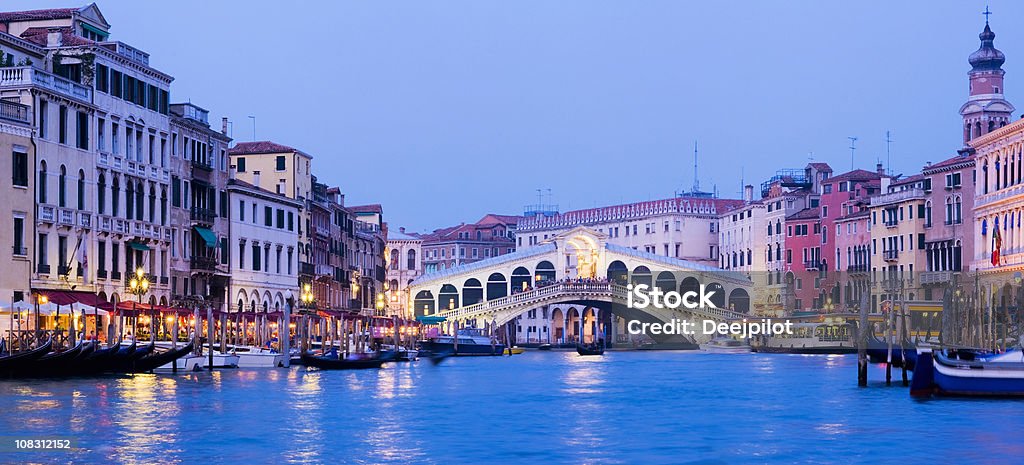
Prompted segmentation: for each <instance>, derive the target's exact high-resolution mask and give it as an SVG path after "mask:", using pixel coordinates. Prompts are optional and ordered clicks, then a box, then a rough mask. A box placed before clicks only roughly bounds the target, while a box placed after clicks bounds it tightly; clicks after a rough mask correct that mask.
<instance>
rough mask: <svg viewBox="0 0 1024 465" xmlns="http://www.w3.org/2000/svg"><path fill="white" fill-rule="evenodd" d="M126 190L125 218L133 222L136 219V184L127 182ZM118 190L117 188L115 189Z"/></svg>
mask: <svg viewBox="0 0 1024 465" xmlns="http://www.w3.org/2000/svg"><path fill="white" fill-rule="evenodd" d="M125 181H126V182H125V184H126V186H125V189H124V211H125V214H126V215H127V216H125V218H127V219H129V220H132V219H135V183H133V182H131V180H125ZM115 189H116V187H115Z"/></svg>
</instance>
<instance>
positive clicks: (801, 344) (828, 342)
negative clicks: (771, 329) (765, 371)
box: [754, 323, 857, 354]
mask: <svg viewBox="0 0 1024 465" xmlns="http://www.w3.org/2000/svg"><path fill="white" fill-rule="evenodd" d="M853 333H854V331H853V326H852V325H850V324H849V323H840V324H826V323H794V324H793V332H792V333H791V334H776V335H773V336H763V337H760V338H758V339H757V342H759V344H757V345H755V346H754V351H755V352H764V353H782V354H853V353H856V352H857V343H856V341H854V337H853Z"/></svg>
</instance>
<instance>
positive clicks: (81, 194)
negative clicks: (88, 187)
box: [78, 170, 85, 210]
mask: <svg viewBox="0 0 1024 465" xmlns="http://www.w3.org/2000/svg"><path fill="white" fill-rule="evenodd" d="M78 209H79V210H85V170H78Z"/></svg>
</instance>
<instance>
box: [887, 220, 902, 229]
mask: <svg viewBox="0 0 1024 465" xmlns="http://www.w3.org/2000/svg"><path fill="white" fill-rule="evenodd" d="M884 224H885V227H887V228H895V227H896V226H899V222H897V221H886V222H885V223H884Z"/></svg>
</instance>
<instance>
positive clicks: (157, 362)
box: [132, 338, 196, 373]
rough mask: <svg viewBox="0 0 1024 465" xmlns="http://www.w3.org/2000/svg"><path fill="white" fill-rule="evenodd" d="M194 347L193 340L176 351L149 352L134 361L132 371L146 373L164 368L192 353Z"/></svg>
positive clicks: (194, 342)
mask: <svg viewBox="0 0 1024 465" xmlns="http://www.w3.org/2000/svg"><path fill="white" fill-rule="evenodd" d="M195 346H196V341H195V339H194V338H193V339H192V340H190V341H189V342H188V344H185V345H184V346H183V347H179V348H177V349H170V348H169V349H167V350H164V351H160V352H155V351H154V352H151V353H149V354H147V355H146V356H144V357H142V358H141V359H139V360H138V361H136V362H135V367H134V369H133V370H132V371H133V373H147V372H150V371H153V370H155V369H156V368H157V367H161V366H164V365H166V364H168V363H171V362H173V361H175V360H177V359H179V358H181V357H184V356H186V355H188V354H189V353H190V352H192V349H194V348H195Z"/></svg>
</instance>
